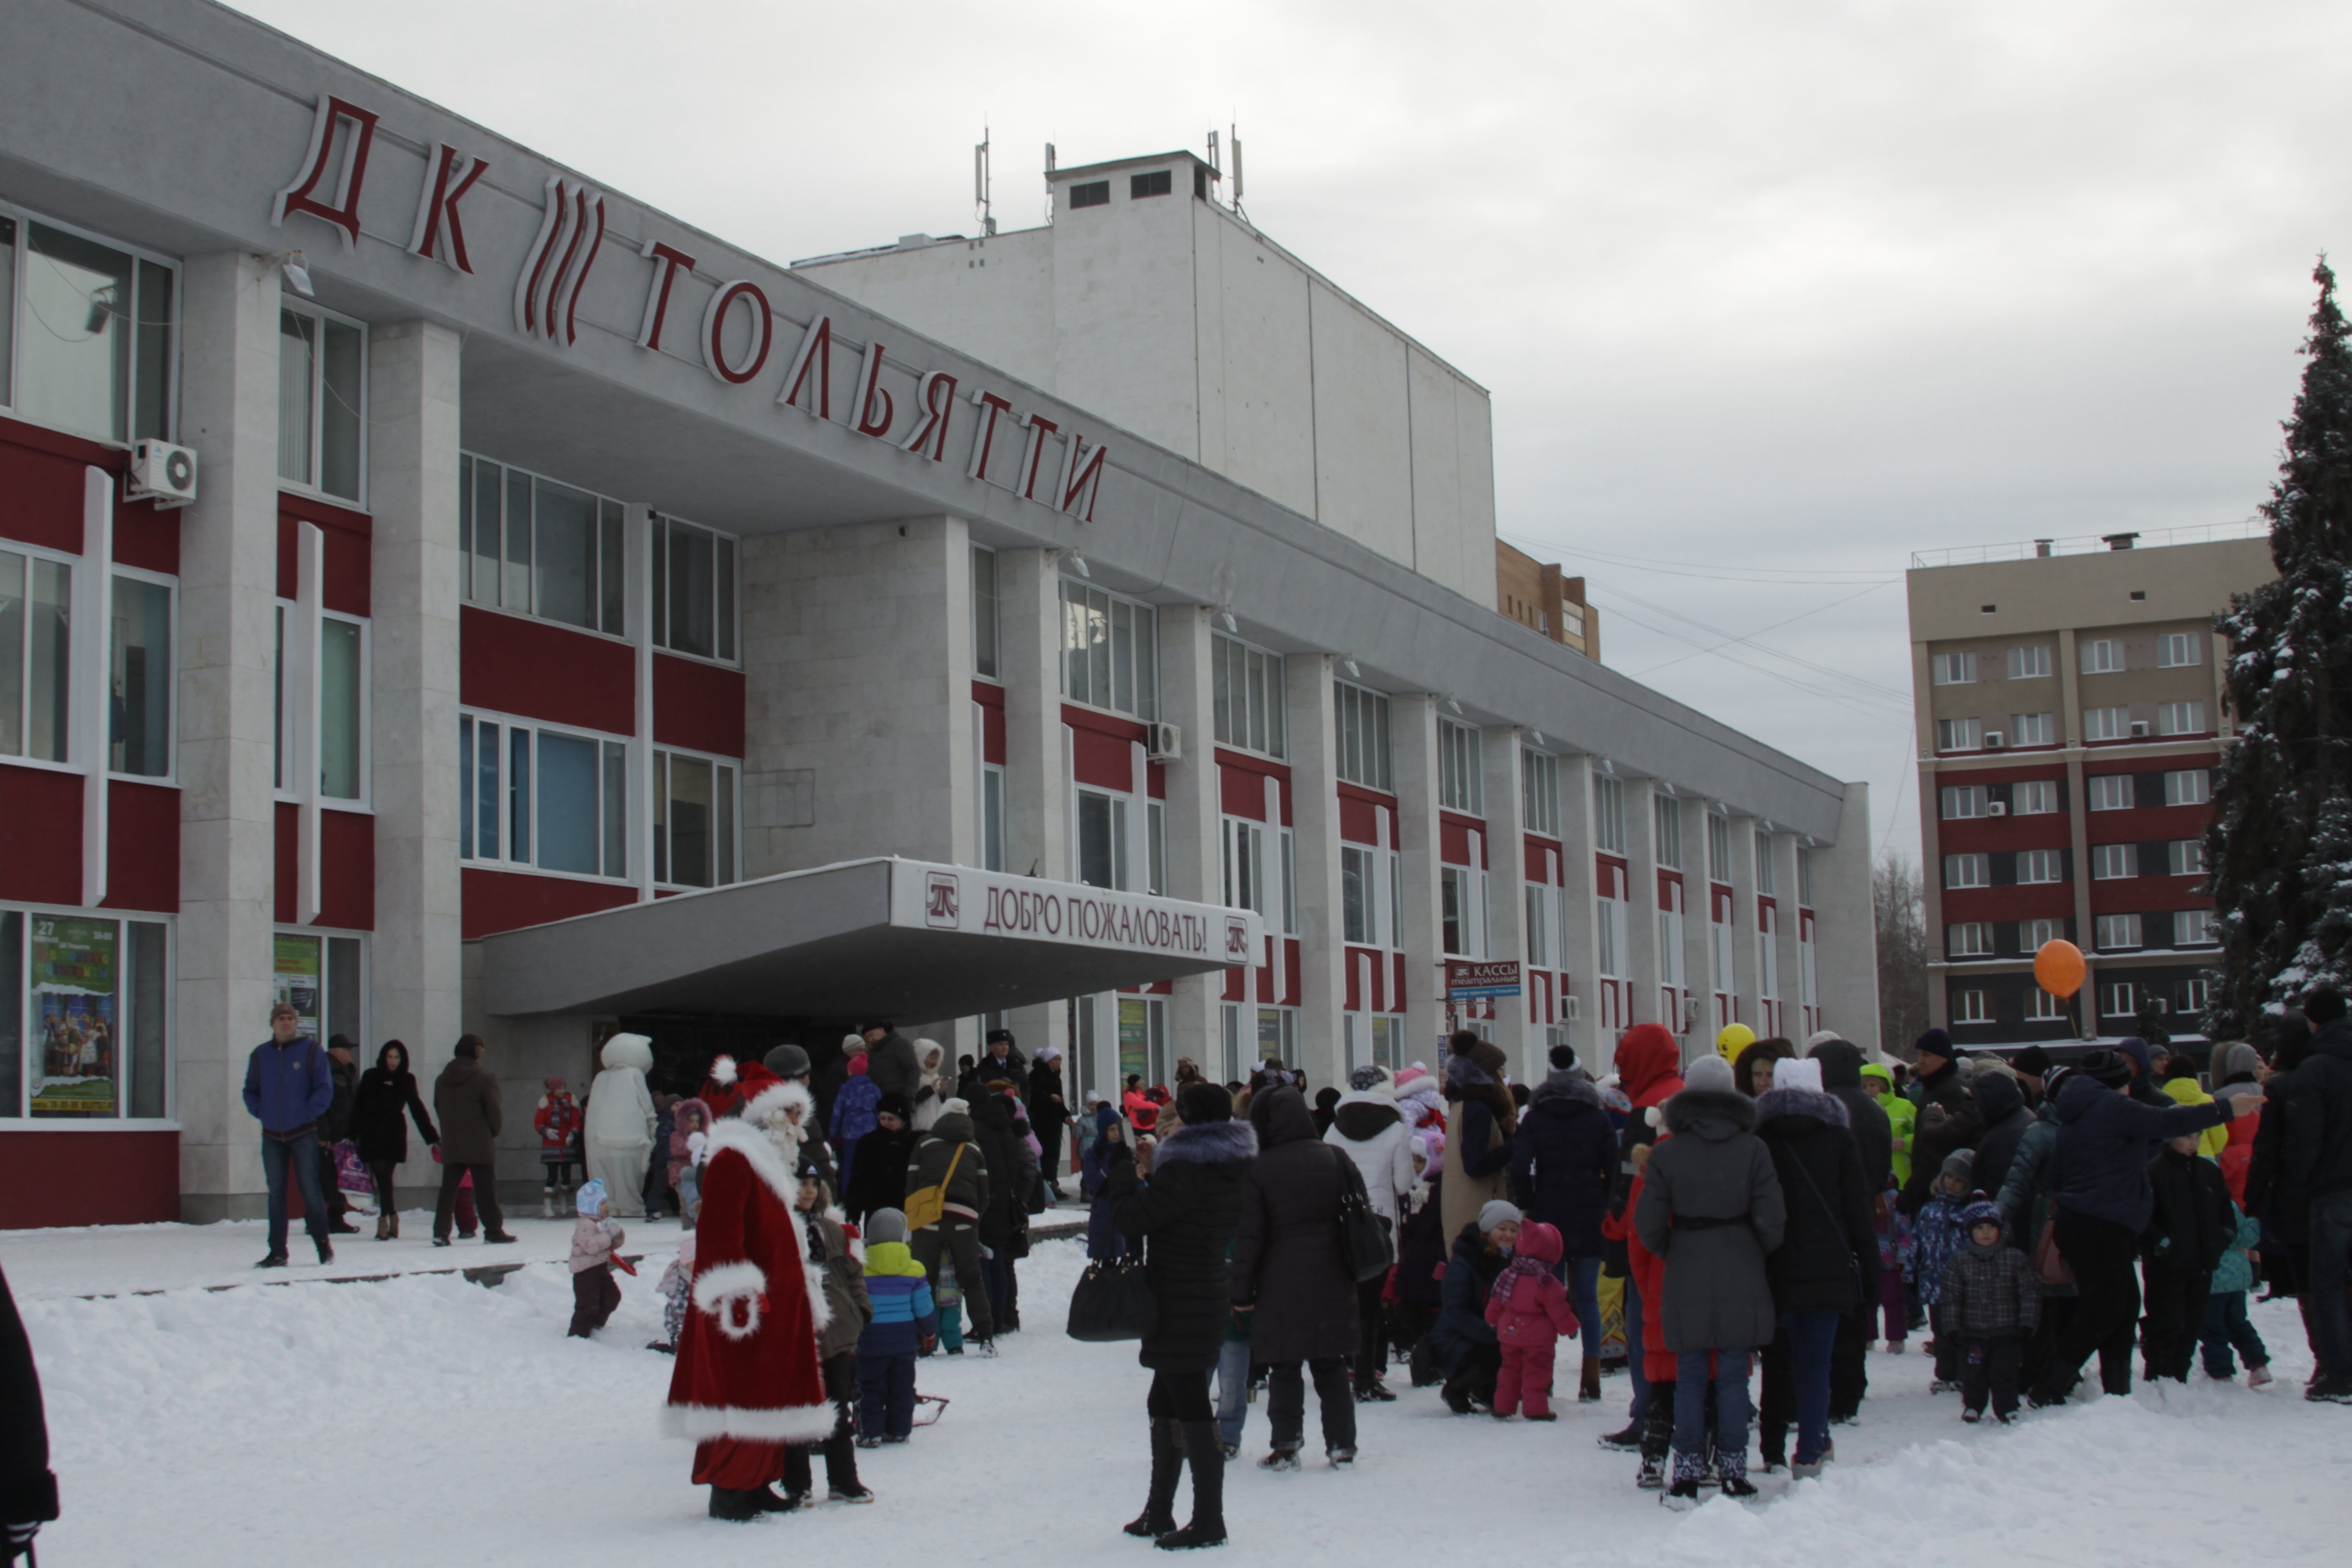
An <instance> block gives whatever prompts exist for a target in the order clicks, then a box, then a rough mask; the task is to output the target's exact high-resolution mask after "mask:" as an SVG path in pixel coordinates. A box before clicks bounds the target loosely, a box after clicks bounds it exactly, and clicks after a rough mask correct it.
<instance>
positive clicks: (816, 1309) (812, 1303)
mask: <svg viewBox="0 0 2352 1568" xmlns="http://www.w3.org/2000/svg"><path fill="white" fill-rule="evenodd" d="M801 1283H802V1284H803V1285H805V1286H807V1287H808V1301H809V1317H810V1319H811V1321H814V1323H815V1324H816V1331H817V1332H818V1333H820V1334H821V1333H823V1332H824V1326H825V1325H826V1324H827V1323H830V1322H831V1321H833V1308H832V1306H831V1304H829V1303H828V1302H827V1301H826V1300H825V1299H824V1265H823V1264H816V1263H811V1262H809V1260H808V1259H806V1258H803V1259H801Z"/></svg>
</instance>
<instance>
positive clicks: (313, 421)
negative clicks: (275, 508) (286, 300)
mask: <svg viewBox="0 0 2352 1568" xmlns="http://www.w3.org/2000/svg"><path fill="white" fill-rule="evenodd" d="M366 460H367V329H366V328H364V327H362V326H361V325H360V324H359V323H358V322H357V321H350V320H348V319H346V318H344V317H341V316H337V315H331V314H330V313H328V312H327V311H325V310H318V309H316V308H315V307H313V306H309V305H303V306H299V307H297V306H292V305H289V306H286V307H284V308H283V309H281V310H279V311H278V478H279V479H284V480H286V481H288V482H289V483H290V484H297V485H301V486H304V487H306V488H308V489H314V490H318V491H320V493H321V494H324V495H331V496H334V497H336V498H337V499H338V500H347V501H350V502H351V503H352V505H353V506H360V505H362V504H364V503H363V499H362V468H363V467H364V465H365V463H366Z"/></svg>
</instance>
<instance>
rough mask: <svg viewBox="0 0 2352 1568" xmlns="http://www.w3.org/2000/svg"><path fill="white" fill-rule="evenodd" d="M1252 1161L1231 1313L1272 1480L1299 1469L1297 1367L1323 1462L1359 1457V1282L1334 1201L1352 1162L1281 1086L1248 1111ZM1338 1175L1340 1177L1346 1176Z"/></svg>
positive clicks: (1302, 1411) (1302, 1409) (1301, 1432)
mask: <svg viewBox="0 0 2352 1568" xmlns="http://www.w3.org/2000/svg"><path fill="white" fill-rule="evenodd" d="M1250 1125H1251V1126H1252V1127H1254V1128H1255V1129H1256V1131H1257V1158H1256V1159H1255V1160H1254V1161H1252V1162H1251V1163H1250V1169H1249V1176H1248V1178H1247V1180H1246V1181H1244V1184H1243V1186H1242V1213H1241V1230H1240V1233H1239V1235H1238V1237H1236V1239H1235V1241H1234V1310H1235V1311H1241V1312H1253V1313H1254V1314H1255V1315H1254V1316H1253V1318H1252V1319H1251V1325H1250V1359H1251V1360H1252V1361H1254V1362H1256V1363H1259V1364H1261V1365H1263V1366H1265V1368H1267V1373H1266V1421H1267V1424H1268V1425H1269V1426H1271V1427H1272V1428H1273V1442H1274V1447H1273V1451H1272V1452H1270V1453H1268V1454H1267V1455H1266V1457H1265V1468H1267V1469H1270V1470H1295V1469H1297V1468H1298V1450H1299V1448H1300V1447H1302V1446H1303V1445H1304V1443H1305V1441H1306V1431H1307V1390H1306V1385H1305V1383H1304V1382H1303V1381H1302V1379H1301V1377H1300V1373H1299V1365H1300V1363H1302V1362H1303V1363H1306V1364H1307V1366H1309V1367H1311V1368H1313V1369H1314V1373H1315V1396H1316V1399H1317V1401H1318V1403H1319V1404H1320V1405H1322V1407H1323V1451H1324V1452H1325V1453H1327V1454H1328V1455H1329V1456H1330V1458H1331V1462H1332V1463H1333V1464H1334V1465H1347V1464H1351V1463H1353V1462H1354V1460H1355V1458H1356V1396H1355V1391H1354V1388H1353V1386H1352V1384H1351V1383H1350V1380H1349V1375H1348V1363H1349V1357H1351V1356H1352V1355H1354V1354H1355V1353H1356V1352H1357V1350H1358V1348H1359V1340H1360V1335H1361V1328H1360V1325H1359V1323H1358V1322H1357V1320H1356V1275H1355V1271H1354V1270H1353V1269H1352V1268H1349V1266H1348V1258H1347V1254H1346V1253H1345V1252H1344V1251H1342V1250H1341V1248H1340V1245H1339V1197H1340V1194H1342V1193H1344V1192H1346V1191H1347V1190H1348V1185H1349V1183H1348V1180H1347V1177H1348V1176H1349V1174H1352V1173H1354V1171H1355V1162H1353V1161H1352V1160H1349V1158H1348V1155H1347V1153H1346V1152H1345V1151H1343V1150H1338V1149H1333V1148H1332V1147H1330V1146H1329V1145H1328V1144H1327V1143H1325V1142H1323V1141H1322V1140H1321V1139H1320V1138H1319V1137H1318V1136H1317V1135H1316V1131H1315V1117H1314V1113H1313V1112H1311V1111H1310V1110H1307V1101H1306V1100H1304V1099H1302V1098H1301V1097H1300V1095H1299V1093H1298V1091H1297V1089H1293V1088H1291V1087H1290V1086H1289V1085H1287V1084H1284V1085H1282V1086H1281V1087H1279V1088H1276V1089H1267V1090H1265V1092H1264V1093H1262V1094H1259V1095H1258V1096H1257V1097H1256V1098H1255V1099H1254V1100H1251V1102H1250ZM1342 1167H1344V1170H1343V1168H1342Z"/></svg>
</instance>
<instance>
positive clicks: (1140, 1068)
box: [1118, 996, 1151, 1085]
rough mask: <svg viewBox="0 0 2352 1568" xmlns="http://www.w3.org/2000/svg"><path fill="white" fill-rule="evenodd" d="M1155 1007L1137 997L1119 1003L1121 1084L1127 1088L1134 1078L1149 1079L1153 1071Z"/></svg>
mask: <svg viewBox="0 0 2352 1568" xmlns="http://www.w3.org/2000/svg"><path fill="white" fill-rule="evenodd" d="M1150 1044H1151V1007H1150V1004H1149V1003H1147V1002H1144V1001H1142V1000H1141V999H1140V998H1138V997H1133V996H1122V997H1120V998H1119V999H1118V1081H1119V1082H1120V1083H1121V1084H1122V1085H1123V1084H1125V1083H1126V1082H1127V1080H1128V1078H1129V1075H1130V1074H1132V1075H1135V1076H1138V1077H1146V1078H1147V1080H1148V1075H1149V1074H1150V1071H1151V1067H1150V1060H1151V1058H1150Z"/></svg>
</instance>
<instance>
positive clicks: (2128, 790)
mask: <svg viewBox="0 0 2352 1568" xmlns="http://www.w3.org/2000/svg"><path fill="white" fill-rule="evenodd" d="M2116 795H2121V797H2122V798H2120V799H2116V798H2113V797H2115V796H2116ZM2138 805H2139V786H2138V785H2137V784H2136V783H2134V782H2133V775H2132V774H2130V773H2085V774H2084V777H2083V809H2084V811H2086V812H2087V811H2131V810H2133V809H2135V808H2137V806H2138Z"/></svg>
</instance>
